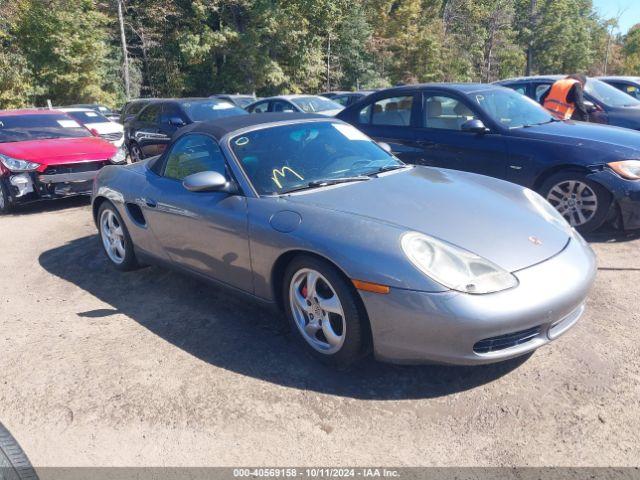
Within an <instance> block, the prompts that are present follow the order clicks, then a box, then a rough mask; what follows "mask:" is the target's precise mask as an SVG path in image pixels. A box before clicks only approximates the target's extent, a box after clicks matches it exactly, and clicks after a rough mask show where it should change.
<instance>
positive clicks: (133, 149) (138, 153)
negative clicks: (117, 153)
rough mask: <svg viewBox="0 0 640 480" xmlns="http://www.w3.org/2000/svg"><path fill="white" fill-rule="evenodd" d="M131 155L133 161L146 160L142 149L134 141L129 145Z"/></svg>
mask: <svg viewBox="0 0 640 480" xmlns="http://www.w3.org/2000/svg"><path fill="white" fill-rule="evenodd" d="M129 155H130V156H131V163H136V162H139V161H141V160H144V155H143V154H142V149H141V148H140V146H139V145H138V144H137V143H132V144H131V145H129Z"/></svg>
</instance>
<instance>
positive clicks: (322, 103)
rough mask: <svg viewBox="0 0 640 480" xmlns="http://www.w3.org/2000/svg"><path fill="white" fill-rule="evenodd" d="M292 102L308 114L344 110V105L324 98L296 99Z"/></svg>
mask: <svg viewBox="0 0 640 480" xmlns="http://www.w3.org/2000/svg"><path fill="white" fill-rule="evenodd" d="M291 101H292V102H293V103H295V104H296V105H297V106H298V107H300V108H301V109H302V110H304V111H305V112H307V113H313V112H326V111H327V110H341V109H342V105H340V104H339V103H336V102H334V101H333V100H329V99H328V98H324V97H296V98H292V99H291Z"/></svg>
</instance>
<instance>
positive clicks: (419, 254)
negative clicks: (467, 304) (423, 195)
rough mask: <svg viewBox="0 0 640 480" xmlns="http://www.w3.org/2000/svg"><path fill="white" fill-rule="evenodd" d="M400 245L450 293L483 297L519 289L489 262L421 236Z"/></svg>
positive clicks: (412, 235) (405, 237)
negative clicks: (448, 289) (449, 290)
mask: <svg viewBox="0 0 640 480" xmlns="http://www.w3.org/2000/svg"><path fill="white" fill-rule="evenodd" d="M401 243H402V249H403V250H404V253H405V254H406V255H407V257H408V258H409V260H411V262H412V263H413V264H414V265H415V266H416V267H417V268H418V269H419V270H421V271H422V272H423V273H424V274H425V275H427V276H428V277H430V278H432V279H433V280H435V281H436V282H438V283H440V284H442V285H444V286H445V287H447V288H450V289H451V290H456V291H458V292H464V293H475V294H481V293H493V292H499V291H501V290H506V289H508V288H511V287H515V286H516V285H518V279H517V278H516V277H514V276H513V275H512V274H511V273H509V272H507V271H506V270H504V269H502V268H500V267H499V266H497V265H495V264H494V263H492V262H490V261H489V260H487V259H485V258H482V257H479V256H478V255H476V254H474V253H471V252H468V251H466V250H463V249H461V248H459V247H455V246H453V245H451V244H448V243H445V242H442V241H440V240H436V239H435V238H432V237H429V236H427V235H424V234H422V233H418V232H408V233H405V234H404V235H403V237H402V241H401Z"/></svg>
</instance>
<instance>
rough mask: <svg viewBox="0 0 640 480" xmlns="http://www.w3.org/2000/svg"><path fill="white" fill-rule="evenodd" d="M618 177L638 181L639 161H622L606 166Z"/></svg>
mask: <svg viewBox="0 0 640 480" xmlns="http://www.w3.org/2000/svg"><path fill="white" fill-rule="evenodd" d="M607 165H609V167H610V168H611V170H613V171H614V172H616V173H617V174H618V175H620V176H621V177H622V178H626V179H627V180H640V160H623V161H621V162H612V163H609V164H607Z"/></svg>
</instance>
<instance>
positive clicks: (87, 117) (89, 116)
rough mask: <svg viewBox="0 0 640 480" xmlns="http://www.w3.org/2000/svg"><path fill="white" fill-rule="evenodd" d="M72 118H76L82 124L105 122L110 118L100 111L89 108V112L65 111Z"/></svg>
mask: <svg viewBox="0 0 640 480" xmlns="http://www.w3.org/2000/svg"><path fill="white" fill-rule="evenodd" d="M67 115H69V116H70V117H71V118H73V119H74V120H77V121H78V122H79V123H81V124H82V125H86V124H87V123H105V122H109V121H110V120H109V119H108V118H107V117H105V116H104V115H102V114H101V113H98V112H95V111H93V110H91V111H90V112H89V111H87V112H67Z"/></svg>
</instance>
